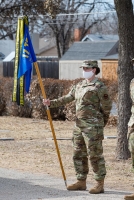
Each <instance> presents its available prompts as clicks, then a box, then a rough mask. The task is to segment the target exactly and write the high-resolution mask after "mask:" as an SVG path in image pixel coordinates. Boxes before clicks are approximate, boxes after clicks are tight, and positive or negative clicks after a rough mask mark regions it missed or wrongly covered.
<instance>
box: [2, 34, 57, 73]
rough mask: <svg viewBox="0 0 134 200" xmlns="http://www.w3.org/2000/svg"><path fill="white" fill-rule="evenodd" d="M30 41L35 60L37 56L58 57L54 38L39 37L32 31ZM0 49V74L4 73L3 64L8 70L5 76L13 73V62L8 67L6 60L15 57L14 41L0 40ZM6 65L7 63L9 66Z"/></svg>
mask: <svg viewBox="0 0 134 200" xmlns="http://www.w3.org/2000/svg"><path fill="white" fill-rule="evenodd" d="M31 41H32V44H33V47H34V51H35V54H36V56H37V60H38V57H42V58H44V59H45V57H47V58H48V57H49V58H50V59H51V58H56V59H57V58H58V55H57V49H56V44H55V39H54V38H39V34H37V33H33V34H31ZM0 51H1V54H0V58H2V59H1V62H0V75H3V73H4V69H3V67H4V66H6V67H7V68H8V70H7V69H6V71H9V73H8V72H6V74H5V76H6V75H7V74H10V75H11V74H13V72H12V71H13V64H11V66H12V67H10V65H9V63H7V62H9V61H12V60H14V58H15V41H13V40H0ZM7 65H9V67H8V66H7ZM9 68H10V69H9ZM11 76H12V75H11Z"/></svg>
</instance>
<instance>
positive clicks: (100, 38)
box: [82, 34, 119, 42]
mask: <svg viewBox="0 0 134 200" xmlns="http://www.w3.org/2000/svg"><path fill="white" fill-rule="evenodd" d="M107 40H111V41H112V40H116V41H117V40H119V36H118V35H103V34H88V35H86V36H85V37H84V38H83V39H82V42H84V41H91V42H93V41H107Z"/></svg>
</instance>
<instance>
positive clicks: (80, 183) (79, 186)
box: [67, 180, 86, 190]
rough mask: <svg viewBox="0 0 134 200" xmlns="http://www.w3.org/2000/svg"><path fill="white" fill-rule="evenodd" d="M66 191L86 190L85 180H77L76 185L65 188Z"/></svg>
mask: <svg viewBox="0 0 134 200" xmlns="http://www.w3.org/2000/svg"><path fill="white" fill-rule="evenodd" d="M67 190H86V180H78V181H77V182H76V183H74V184H72V185H69V186H67Z"/></svg>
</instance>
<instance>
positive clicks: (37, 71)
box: [34, 62, 67, 187]
mask: <svg viewBox="0 0 134 200" xmlns="http://www.w3.org/2000/svg"><path fill="white" fill-rule="evenodd" d="M34 66H35V70H36V73H37V76H38V79H39V84H40V88H41V91H42V95H43V98H44V99H46V98H47V97H46V93H45V89H44V86H43V83H42V79H41V75H40V71H39V67H38V63H37V62H34ZM46 108H47V109H46V112H47V116H48V119H49V122H50V126H51V131H52V134H53V138H54V142H55V146H56V151H57V154H58V158H59V162H60V167H61V171H62V175H63V178H64V182H65V186H66V187H67V182H66V176H65V172H64V168H63V165H62V160H61V156H60V152H59V148H58V143H57V140H56V136H55V131H54V127H53V123H52V118H51V114H50V110H49V107H48V106H46Z"/></svg>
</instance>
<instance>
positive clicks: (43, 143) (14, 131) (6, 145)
mask: <svg viewBox="0 0 134 200" xmlns="http://www.w3.org/2000/svg"><path fill="white" fill-rule="evenodd" d="M0 124H1V128H0V134H1V136H0V138H1V139H2V138H6V139H8V138H14V141H2V140H1V141H0V144H1V145H0V167H3V168H11V169H17V170H22V171H29V172H32V173H44V174H50V175H53V176H55V177H60V178H62V173H61V169H60V165H59V162H58V156H57V153H56V150H55V144H54V141H53V139H52V133H51V128H50V125H49V122H48V121H45V120H42V119H39V120H35V119H30V118H18V117H0ZM53 125H54V129H55V132H56V137H57V139H58V138H64V139H65V138H66V139H68V140H57V141H58V146H59V150H60V155H61V158H62V162H63V167H64V170H65V174H66V178H67V180H70V179H72V180H75V172H74V167H73V163H72V143H71V140H70V139H71V136H72V130H73V126H74V122H69V121H65V122H64V121H53ZM104 133H105V136H109V135H110V136H116V127H106V128H105V131H104ZM103 146H104V156H105V160H106V168H107V176H106V179H105V187H107V188H110V189H121V190H128V191H133V182H134V174H133V170H132V166H131V159H129V160H127V161H117V160H115V148H116V139H104V141H103ZM87 182H88V183H90V184H91V183H95V181H94V179H93V172H92V169H91V167H90V171H89V175H88V179H87Z"/></svg>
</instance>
